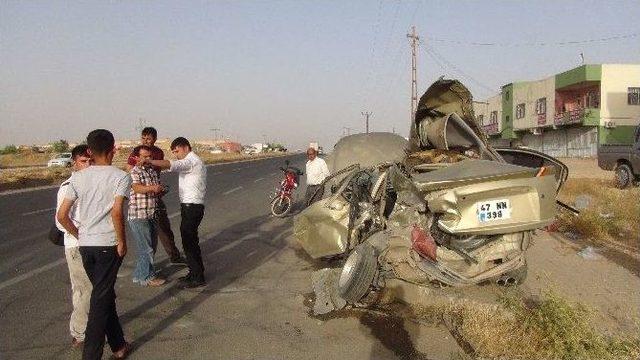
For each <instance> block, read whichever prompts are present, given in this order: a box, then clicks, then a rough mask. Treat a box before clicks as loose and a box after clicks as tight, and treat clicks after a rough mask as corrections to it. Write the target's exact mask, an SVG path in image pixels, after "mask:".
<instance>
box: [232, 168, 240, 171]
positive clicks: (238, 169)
mask: <svg viewBox="0 0 640 360" xmlns="http://www.w3.org/2000/svg"><path fill="white" fill-rule="evenodd" d="M240 170H242V169H241V168H237V169H233V170H231V171H233V172H238V171H240Z"/></svg>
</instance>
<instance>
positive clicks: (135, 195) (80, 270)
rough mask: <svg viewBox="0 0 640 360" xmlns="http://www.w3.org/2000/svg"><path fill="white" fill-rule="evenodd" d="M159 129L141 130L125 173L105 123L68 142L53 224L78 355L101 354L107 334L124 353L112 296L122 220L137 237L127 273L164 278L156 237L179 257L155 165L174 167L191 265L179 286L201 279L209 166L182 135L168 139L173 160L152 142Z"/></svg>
mask: <svg viewBox="0 0 640 360" xmlns="http://www.w3.org/2000/svg"><path fill="white" fill-rule="evenodd" d="M156 139H157V131H156V129H154V128H152V127H148V128H145V129H143V130H142V134H141V145H139V146H137V147H135V148H134V149H133V152H132V153H131V155H130V156H129V158H128V162H127V163H128V165H127V169H128V170H129V173H127V172H125V171H123V170H120V169H119V168H117V167H115V166H113V165H112V162H113V157H114V155H115V140H114V137H113V134H112V133H111V132H109V131H108V130H105V129H97V130H94V131H92V132H90V133H89V135H88V136H87V143H86V145H84V144H83V145H78V146H76V147H74V148H73V150H72V152H71V154H72V161H73V162H72V167H73V173H72V175H71V177H70V178H69V179H68V180H66V181H65V182H63V183H62V185H61V186H60V189H59V190H58V196H57V212H56V224H57V226H58V227H59V229H60V230H61V231H63V232H64V245H65V256H66V259H67V264H68V268H69V275H70V279H71V289H72V303H73V311H72V313H71V320H70V325H69V328H70V332H71V336H72V346H74V347H79V346H83V351H82V358H83V359H100V358H101V357H102V353H103V348H104V342H105V335H106V338H107V341H108V343H109V346H110V348H111V351H112V352H113V356H114V357H115V358H116V359H123V358H125V357H126V356H127V355H128V353H129V351H130V348H129V344H128V343H127V342H126V341H125V338H124V334H123V331H122V326H121V325H120V321H119V318H118V313H117V311H116V303H115V298H116V294H115V290H114V286H115V282H116V278H117V274H118V270H119V268H120V265H121V264H122V260H123V258H124V256H125V255H126V253H127V237H126V232H125V208H124V207H125V206H127V205H126V200H127V199H128V213H127V219H126V220H127V223H128V225H129V229H130V231H131V235H132V236H133V238H134V240H135V242H136V264H135V269H134V271H133V276H132V278H133V279H132V280H133V282H134V283H136V284H138V285H141V286H151V287H155V286H162V285H163V284H165V283H166V279H163V278H161V277H159V276H158V275H157V271H156V269H155V266H154V255H155V252H156V245H157V242H158V241H157V240H158V238H160V241H161V243H162V245H163V247H164V249H165V251H166V252H167V255H168V256H169V259H170V262H171V264H176V265H179V264H183V265H184V260H183V259H182V256H181V255H180V252H179V250H178V248H177V247H176V245H175V240H174V234H173V232H172V231H171V225H170V222H169V218H168V216H167V211H166V207H165V205H164V202H163V201H162V196H163V195H164V194H166V192H167V187H166V186H164V185H163V184H162V183H161V181H160V171H161V170H163V169H167V170H169V171H172V172H177V173H178V174H179V180H178V194H179V198H180V208H181V211H180V214H181V223H180V234H181V237H182V247H183V250H184V254H185V257H186V265H187V266H188V268H189V272H188V273H187V275H186V276H183V277H182V278H180V280H179V281H180V284H181V286H182V287H184V288H197V287H201V286H204V285H205V277H204V265H203V261H202V256H201V251H200V245H199V238H198V227H199V226H200V222H201V221H202V218H203V216H204V197H205V192H206V176H207V171H206V166H205V165H204V163H203V162H202V160H201V159H200V158H199V157H198V156H197V155H196V154H195V153H194V152H193V151H192V149H191V144H190V143H189V141H188V140H187V139H185V138H183V137H178V138H176V139H174V140H173V142H172V143H171V152H172V153H173V154H174V156H175V157H176V159H177V160H172V161H169V160H165V159H164V152H163V151H162V150H161V149H160V148H158V147H156V146H155V145H154V144H155V141H156Z"/></svg>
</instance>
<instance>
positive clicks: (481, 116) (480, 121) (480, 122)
mask: <svg viewBox="0 0 640 360" xmlns="http://www.w3.org/2000/svg"><path fill="white" fill-rule="evenodd" d="M478 124H480V125H484V115H478Z"/></svg>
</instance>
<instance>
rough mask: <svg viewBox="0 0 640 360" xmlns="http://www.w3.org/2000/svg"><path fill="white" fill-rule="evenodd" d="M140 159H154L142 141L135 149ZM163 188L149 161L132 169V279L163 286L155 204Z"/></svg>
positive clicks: (135, 153)
mask: <svg viewBox="0 0 640 360" xmlns="http://www.w3.org/2000/svg"><path fill="white" fill-rule="evenodd" d="M133 155H134V156H135V158H136V160H137V161H140V160H151V147H150V146H147V145H140V146H137V147H136V148H135V149H133ZM162 191H163V188H162V185H160V179H158V173H157V172H156V171H155V170H154V169H153V168H152V167H151V165H149V164H145V165H136V166H134V167H133V169H131V193H130V197H129V216H128V217H129V228H130V229H131V234H132V235H133V237H134V239H135V240H136V267H135V270H134V271H133V282H134V283H136V284H140V285H142V286H161V285H164V283H165V282H166V280H165V279H163V278H160V277H157V276H156V271H155V267H154V265H153V262H154V261H153V257H154V256H155V254H156V247H157V245H158V238H157V235H156V221H155V217H156V204H157V201H158V198H159V196H160V194H162Z"/></svg>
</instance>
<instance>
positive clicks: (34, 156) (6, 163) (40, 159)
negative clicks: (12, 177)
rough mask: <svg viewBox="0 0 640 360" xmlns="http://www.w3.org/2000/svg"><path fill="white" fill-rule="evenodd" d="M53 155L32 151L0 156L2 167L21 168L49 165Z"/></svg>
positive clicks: (0, 165)
mask: <svg viewBox="0 0 640 360" xmlns="http://www.w3.org/2000/svg"><path fill="white" fill-rule="evenodd" d="M52 156H53V154H50V153H36V152H32V151H26V152H20V153H17V154H3V155H0V167H2V168H7V167H21V166H40V165H47V161H49V159H51V157H52Z"/></svg>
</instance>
